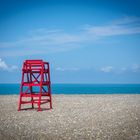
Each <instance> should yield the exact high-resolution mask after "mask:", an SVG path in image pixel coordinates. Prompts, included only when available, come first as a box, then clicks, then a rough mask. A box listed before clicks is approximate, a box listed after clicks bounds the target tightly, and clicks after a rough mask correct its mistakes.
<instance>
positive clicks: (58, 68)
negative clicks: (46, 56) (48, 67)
mask: <svg viewBox="0 0 140 140" xmlns="http://www.w3.org/2000/svg"><path fill="white" fill-rule="evenodd" d="M78 70H79V69H78V68H61V67H57V68H56V71H78Z"/></svg>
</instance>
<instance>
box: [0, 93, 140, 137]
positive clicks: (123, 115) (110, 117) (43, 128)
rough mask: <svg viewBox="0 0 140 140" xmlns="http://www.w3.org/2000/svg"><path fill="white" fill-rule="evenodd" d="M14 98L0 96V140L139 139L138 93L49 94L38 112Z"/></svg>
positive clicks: (139, 102) (139, 97)
mask: <svg viewBox="0 0 140 140" xmlns="http://www.w3.org/2000/svg"><path fill="white" fill-rule="evenodd" d="M18 97H19V96H18V95H0V140H28V139H29V140H140V95H139V94H110V95H109V94H108V95H105V94H101V95H99V94H94V95H53V97H52V101H53V109H51V110H44V111H41V112H38V111H37V110H36V109H32V110H31V109H30V110H22V111H17V109H18ZM30 106H31V105H28V106H26V105H22V108H26V107H30ZM46 106H47V104H44V105H43V107H46Z"/></svg>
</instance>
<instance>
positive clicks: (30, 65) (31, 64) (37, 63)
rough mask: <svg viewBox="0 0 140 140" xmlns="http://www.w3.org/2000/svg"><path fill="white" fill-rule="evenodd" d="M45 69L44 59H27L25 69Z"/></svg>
mask: <svg viewBox="0 0 140 140" xmlns="http://www.w3.org/2000/svg"><path fill="white" fill-rule="evenodd" d="M42 69H44V63H43V61H42V60H25V62H24V65H23V70H25V71H40V70H42Z"/></svg>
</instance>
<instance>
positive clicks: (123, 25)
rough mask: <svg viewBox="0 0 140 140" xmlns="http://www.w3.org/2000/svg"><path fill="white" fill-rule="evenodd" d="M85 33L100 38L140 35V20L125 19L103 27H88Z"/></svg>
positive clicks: (135, 18) (134, 18)
mask: <svg viewBox="0 0 140 140" xmlns="http://www.w3.org/2000/svg"><path fill="white" fill-rule="evenodd" d="M85 31H86V32H87V33H89V34H90V35H94V36H98V37H103V36H104V37H105V36H115V35H130V34H138V33H140V18H137V17H125V18H123V19H119V20H116V21H113V22H112V23H111V24H108V25H103V26H90V25H89V26H88V25H87V27H85Z"/></svg>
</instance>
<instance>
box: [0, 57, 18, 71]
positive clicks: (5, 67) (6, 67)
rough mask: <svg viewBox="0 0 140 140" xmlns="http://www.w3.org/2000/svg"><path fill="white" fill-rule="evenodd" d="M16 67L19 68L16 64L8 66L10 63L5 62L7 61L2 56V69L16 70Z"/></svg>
mask: <svg viewBox="0 0 140 140" xmlns="http://www.w3.org/2000/svg"><path fill="white" fill-rule="evenodd" d="M16 69H17V66H15V65H12V66H8V65H7V64H6V63H5V61H3V60H2V59H1V58H0V70H4V71H9V72H12V71H13V70H16Z"/></svg>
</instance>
